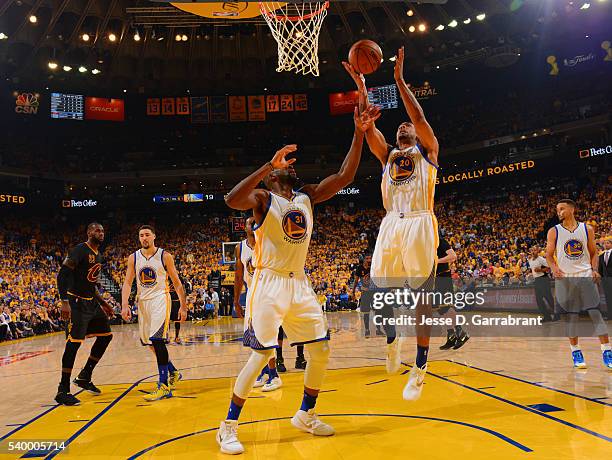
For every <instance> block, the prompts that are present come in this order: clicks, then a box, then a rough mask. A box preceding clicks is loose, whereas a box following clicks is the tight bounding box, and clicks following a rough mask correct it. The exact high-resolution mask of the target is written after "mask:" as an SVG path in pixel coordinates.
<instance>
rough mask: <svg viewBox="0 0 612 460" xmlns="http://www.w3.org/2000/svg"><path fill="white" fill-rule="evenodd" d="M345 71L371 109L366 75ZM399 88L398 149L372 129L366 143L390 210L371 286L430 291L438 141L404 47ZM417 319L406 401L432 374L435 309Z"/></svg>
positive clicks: (393, 342) (396, 358)
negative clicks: (426, 321)
mask: <svg viewBox="0 0 612 460" xmlns="http://www.w3.org/2000/svg"><path fill="white" fill-rule="evenodd" d="M343 65H344V67H345V68H346V70H347V72H348V73H349V74H350V75H351V77H352V78H353V80H354V81H355V83H356V84H357V88H358V90H359V102H360V104H359V105H360V110H363V109H364V108H365V107H368V95H367V89H366V86H365V78H364V77H363V75H359V74H357V73H356V72H355V71H354V69H353V68H352V67H351V65H350V64H348V63H346V62H344V63H343ZM394 76H395V83H396V84H397V88H398V90H399V92H400V95H401V97H402V101H403V103H404V106H405V107H406V110H407V112H408V116H409V117H410V120H411V121H406V122H404V123H402V124H401V125H400V126H399V128H398V129H397V134H396V141H397V146H396V147H392V146H390V145H388V144H387V141H386V140H385V137H384V136H383V134H382V133H381V132H380V131H379V130H378V129H377V128H376V126H375V125H372V127H371V128H370V129H368V131H367V132H366V141H367V143H368V146H369V147H370V150H371V151H372V153H373V154H374V155H375V156H376V157H377V158H378V159H379V160H380V162H381V164H382V166H383V175H382V183H381V191H382V198H383V205H384V207H385V210H386V211H387V214H386V216H385V217H384V218H383V220H382V223H381V225H380V231H379V233H378V238H377V240H376V246H375V248H374V255H373V256H372V270H371V278H372V281H373V282H374V283H375V284H376V285H378V286H380V287H391V288H393V287H395V288H402V287H405V286H406V284H407V285H408V287H410V288H412V289H423V290H425V291H426V290H430V289H432V288H433V283H434V282H435V265H436V248H437V247H438V228H437V227H438V224H437V221H436V217H435V216H434V212H433V211H434V189H435V185H436V174H437V170H438V140H437V139H436V136H435V135H434V132H433V130H432V128H431V126H430V125H429V123H428V122H427V120H426V119H425V114H424V113H423V108H422V107H421V105H420V104H419V103H418V101H417V99H416V97H415V96H414V94H413V93H412V91H410V88H408V85H407V84H406V82H405V81H404V48H403V47H402V48H400V49H399V50H398V53H397V56H396V60H395V71H394ZM416 316H417V331H416V332H417V355H416V364H415V366H414V367H413V368H412V369H411V371H410V375H409V377H408V383H407V384H406V386H405V388H404V392H403V396H404V399H406V400H416V399H418V398H419V397H420V396H421V391H422V389H423V379H424V378H425V374H426V371H427V354H428V351H429V336H430V334H431V326H425V325H421V326H419V323H421V319H422V318H424V317H425V318H428V317H431V305H430V304H428V303H427V302H419V303H418V304H417V306H416ZM386 330H387V344H388V345H387V347H388V349H387V371H388V372H390V373H394V372H397V371H398V370H399V368H400V366H401V361H400V353H401V342H400V339H398V338H397V337H396V333H395V328H394V327H392V328H386Z"/></svg>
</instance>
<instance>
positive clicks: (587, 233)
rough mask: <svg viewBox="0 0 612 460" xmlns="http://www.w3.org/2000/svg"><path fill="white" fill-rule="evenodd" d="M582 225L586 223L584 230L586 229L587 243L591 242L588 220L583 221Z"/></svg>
mask: <svg viewBox="0 0 612 460" xmlns="http://www.w3.org/2000/svg"><path fill="white" fill-rule="evenodd" d="M582 225H584V231H585V233H586V237H587V244H589V229H588V228H587V224H586V222H583V223H582Z"/></svg>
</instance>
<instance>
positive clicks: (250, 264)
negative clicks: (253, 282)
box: [246, 257, 255, 276]
mask: <svg viewBox="0 0 612 460" xmlns="http://www.w3.org/2000/svg"><path fill="white" fill-rule="evenodd" d="M246 269H247V273H248V274H249V275H251V276H253V273H255V267H253V258H252V257H249V260H247V263H246Z"/></svg>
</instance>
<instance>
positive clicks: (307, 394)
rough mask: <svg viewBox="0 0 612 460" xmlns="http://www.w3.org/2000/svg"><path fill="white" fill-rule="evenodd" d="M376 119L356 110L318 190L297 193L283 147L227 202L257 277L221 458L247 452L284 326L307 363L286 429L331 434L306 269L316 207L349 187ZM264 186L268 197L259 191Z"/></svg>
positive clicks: (290, 148)
mask: <svg viewBox="0 0 612 460" xmlns="http://www.w3.org/2000/svg"><path fill="white" fill-rule="evenodd" d="M378 117H379V113H378V109H376V108H374V107H372V108H370V109H368V110H366V111H364V112H363V113H362V114H361V115H358V114H357V109H355V115H354V121H355V134H354V136H353V142H352V144H351V148H350V150H349V152H348V154H347V155H346V158H345V159H344V162H343V163H342V166H341V167H340V170H339V171H338V172H337V173H336V174H333V175H331V176H329V177H327V178H325V179H324V180H323V181H322V182H320V183H319V184H309V185H305V186H304V187H302V188H301V189H300V191H294V189H293V187H294V186H295V184H296V182H297V176H296V173H295V169H294V168H293V166H292V164H293V163H294V162H295V159H294V158H291V159H287V158H286V156H287V155H289V154H290V153H293V152H295V151H296V150H297V147H296V146H295V145H287V146H285V147H283V148H282V149H280V150H279V151H278V152H276V154H275V155H274V157H273V158H272V160H271V161H269V162H267V163H266V164H265V165H263V166H262V167H261V168H259V169H258V170H257V171H255V172H254V173H253V174H251V175H250V176H249V177H247V178H246V179H244V180H243V181H242V182H240V183H239V184H238V185H236V186H235V187H234V188H233V189H232V191H231V192H229V193H228V195H227V196H226V198H225V202H226V203H227V205H228V206H229V207H230V208H233V209H238V210H241V211H246V210H249V209H252V210H253V216H254V217H255V222H256V224H255V226H254V229H255V247H254V249H253V266H254V267H255V272H254V274H253V282H252V286H249V292H248V296H247V302H246V306H247V308H246V312H245V322H244V325H245V331H244V341H243V344H244V346H247V347H248V346H250V347H251V349H252V352H251V356H250V357H249V359H248V361H247V363H246V365H245V366H244V367H243V368H242V370H241V371H240V374H238V377H237V379H236V383H235V385H234V394H233V396H232V400H231V403H230V407H229V412H228V414H227V419H226V420H224V421H222V422H221V426H220V427H219V431H218V432H217V442H218V443H219V446H220V447H221V452H223V453H226V454H240V453H242V452H244V447H243V446H242V444H241V443H240V441H239V440H238V417H239V416H240V411H241V410H242V407H243V405H244V403H245V401H246V400H247V398H248V396H249V392H250V391H251V388H253V384H254V383H255V380H256V379H257V375H258V374H259V371H260V370H261V369H262V368H263V367H264V366H265V365H266V363H267V362H268V361H269V360H270V358H271V357H272V356H273V351H272V349H274V348H276V347H277V346H278V342H277V335H278V329H279V327H280V326H281V325H282V326H283V329H284V330H285V334H286V335H287V338H288V339H289V342H290V343H291V345H297V344H304V345H305V346H306V349H307V350H308V353H309V355H310V358H309V360H308V364H307V366H306V371H305V373H304V396H303V400H302V404H301V407H300V409H299V410H298V411H297V413H296V414H295V415H294V417H293V418H292V419H291V424H292V425H293V426H294V427H296V428H297V429H299V430H301V431H304V432H307V433H311V434H313V435H315V436H331V435H333V434H334V429H333V428H332V427H331V426H329V425H328V424H326V423H324V422H322V421H321V420H319V419H318V417H317V416H316V414H315V412H314V407H315V403H316V401H317V396H318V394H319V390H320V389H321V384H322V383H323V377H324V374H325V369H326V367H327V361H328V359H329V345H328V343H327V341H328V340H329V331H328V328H327V320H326V318H325V315H324V314H323V311H322V309H321V306H320V305H319V303H318V301H317V296H316V294H315V292H314V290H313V289H312V286H311V284H310V280H309V279H308V277H307V276H306V274H305V272H304V265H305V263H306V254H307V253H308V246H309V244H310V237H311V235H312V227H313V220H314V219H313V205H315V204H316V203H321V202H323V201H326V200H329V199H330V198H332V197H333V196H334V195H336V193H337V192H338V191H340V190H341V189H342V188H343V187H346V186H347V185H349V184H350V183H351V182H352V181H353V179H354V177H355V172H356V171H357V167H358V165H359V161H360V160H361V150H362V147H363V138H364V133H365V131H366V130H367V129H368V128H370V126H371V125H372V123H373V122H374V121H375V120H376V119H377V118H378ZM262 180H263V181H264V182H265V184H266V187H267V190H264V189H260V188H257V185H258V184H259V183H260V182H261V181H262Z"/></svg>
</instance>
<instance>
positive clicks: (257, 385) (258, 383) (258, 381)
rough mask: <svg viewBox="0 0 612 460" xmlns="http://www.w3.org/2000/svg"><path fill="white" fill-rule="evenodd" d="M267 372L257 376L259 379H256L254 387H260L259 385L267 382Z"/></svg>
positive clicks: (261, 385)
mask: <svg viewBox="0 0 612 460" xmlns="http://www.w3.org/2000/svg"><path fill="white" fill-rule="evenodd" d="M265 376H266V374H263V375H260V376H259V377H257V380H255V383H254V384H253V388H259V387H263V386H264V385H265V384H266V377H265Z"/></svg>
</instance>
